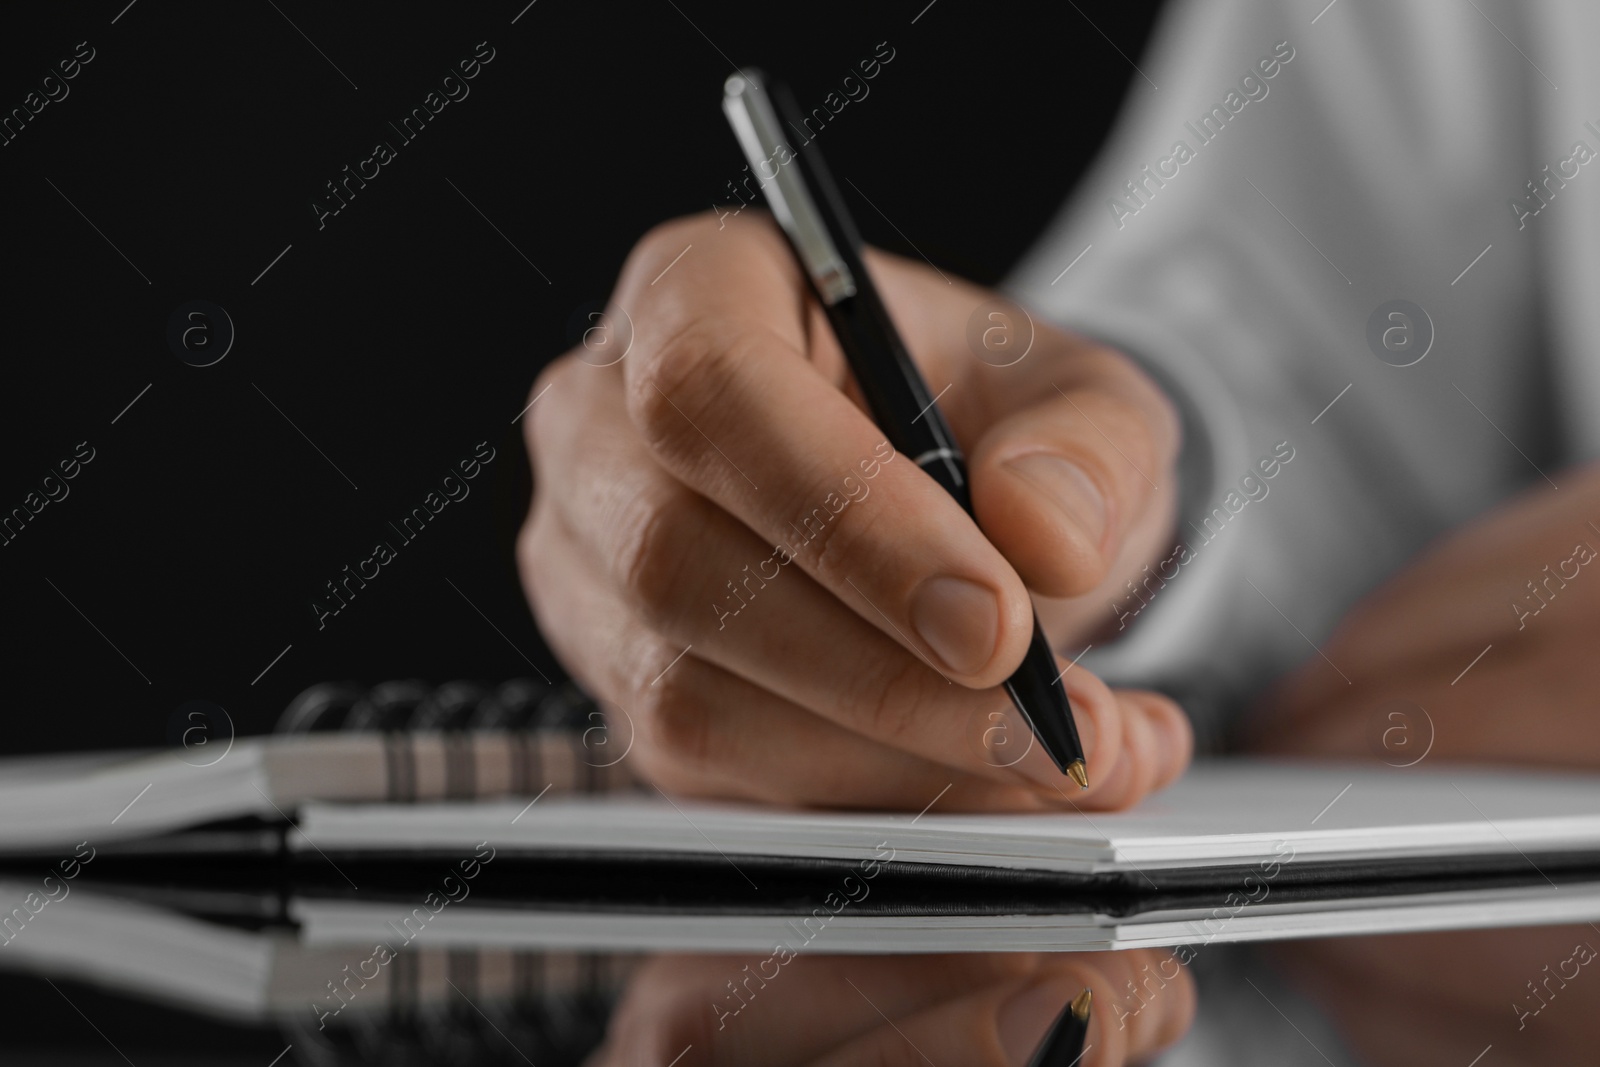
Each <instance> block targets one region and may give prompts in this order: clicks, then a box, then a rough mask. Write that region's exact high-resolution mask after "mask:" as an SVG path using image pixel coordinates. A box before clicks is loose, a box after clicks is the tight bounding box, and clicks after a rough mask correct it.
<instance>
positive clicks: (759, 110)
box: [722, 70, 856, 306]
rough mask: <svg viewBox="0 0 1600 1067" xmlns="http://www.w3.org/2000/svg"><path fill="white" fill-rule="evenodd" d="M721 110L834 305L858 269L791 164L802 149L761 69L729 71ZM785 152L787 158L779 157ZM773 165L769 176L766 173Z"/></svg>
mask: <svg viewBox="0 0 1600 1067" xmlns="http://www.w3.org/2000/svg"><path fill="white" fill-rule="evenodd" d="M722 110H723V112H724V113H725V114H726V115H727V116H728V122H729V123H730V124H731V125H732V126H733V132H734V135H735V136H736V137H738V139H739V147H740V148H742V149H743V150H744V156H745V159H746V160H748V161H749V163H750V168H751V170H753V171H755V173H756V180H757V181H759V182H760V183H761V191H762V192H763V193H764V194H765V195H766V198H767V206H768V207H770V208H771V209H772V214H773V217H774V218H776V219H777V220H778V225H779V226H782V227H783V232H784V233H786V234H788V236H789V240H790V241H791V242H793V244H794V247H795V251H796V252H798V253H799V255H800V261H801V262H802V263H804V264H805V268H806V272H807V273H808V274H810V276H811V282H812V284H813V285H815V286H816V288H817V293H818V294H819V295H820V296H821V297H822V301H823V303H825V304H828V305H829V306H832V305H834V304H837V303H838V302H839V301H841V300H844V299H845V298H846V297H851V296H855V295H856V280H855V275H854V274H853V273H851V270H850V266H849V264H848V263H846V262H845V260H844V257H843V256H841V255H840V254H839V249H838V248H837V246H835V244H834V242H833V238H832V236H831V235H830V234H829V233H828V228H827V226H826V225H824V224H823V221H822V214H821V213H820V212H819V211H818V210H817V206H816V201H815V200H813V199H812V196H811V190H810V189H809V188H807V186H806V180H805V177H804V176H803V175H802V174H801V173H800V169H799V168H798V167H796V166H792V165H790V164H791V162H792V160H793V158H794V157H796V156H798V154H799V153H798V152H796V151H795V150H794V149H793V148H791V147H789V144H788V141H787V139H786V138H785V137H784V136H783V132H782V131H783V128H782V125H781V124H780V123H779V121H778V113H777V111H776V110H774V108H773V106H772V101H771V99H770V98H769V97H768V96H767V88H766V81H765V79H764V77H763V76H762V74H761V72H760V71H757V70H742V71H740V72H738V73H737V74H731V75H729V76H728V80H727V81H726V82H725V83H724V84H723V87H722ZM780 152H782V153H783V154H784V155H785V157H787V158H784V159H781V160H777V162H774V160H775V159H776V158H777V156H778V155H779V153H780ZM769 169H770V170H771V171H772V174H771V175H770V176H769V175H768V174H767V173H766V171H767V170H769Z"/></svg>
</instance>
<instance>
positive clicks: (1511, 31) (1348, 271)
mask: <svg viewBox="0 0 1600 1067" xmlns="http://www.w3.org/2000/svg"><path fill="white" fill-rule="evenodd" d="M1318 6H1319V5H1316V4H1311V5H1307V4H1305V3H1303V2H1299V0H1296V2H1294V3H1289V2H1287V0H1179V2H1177V3H1175V4H1174V5H1173V7H1172V9H1171V10H1170V11H1169V12H1168V13H1167V15H1166V16H1165V18H1164V20H1163V23H1162V25H1161V26H1160V27H1159V28H1158V31H1157V35H1156V39H1155V41H1154V43H1153V45H1152V47H1151V49H1150V52H1149V54H1148V55H1147V56H1144V57H1141V58H1140V59H1139V67H1140V74H1139V75H1136V76H1135V77H1134V78H1133V80H1132V87H1131V88H1130V90H1129V99H1128V101H1127V103H1126V104H1125V105H1124V114H1123V116H1122V119H1121V121H1120V122H1119V124H1118V128H1117V130H1116V131H1115V132H1114V134H1113V137H1112V140H1111V142H1110V144H1109V145H1108V147H1107V149H1106V150H1105V152H1104V153H1103V154H1102V155H1101V157H1100V159H1099V160H1098V161H1097V162H1096V164H1095V165H1094V167H1093V168H1092V169H1091V170H1090V172H1089V173H1088V175H1087V176H1086V177H1085V178H1084V180H1083V181H1082V182H1081V184H1080V186H1079V187H1078V189H1077V190H1076V192H1075V194H1074V196H1073V197H1072V199H1071V201H1070V202H1069V204H1068V205H1067V207H1066V208H1065V210H1064V211H1063V212H1062V214H1061V215H1060V217H1059V218H1058V219H1056V220H1055V222H1054V223H1053V224H1052V225H1051V226H1050V227H1049V228H1048V230H1047V232H1046V233H1045V234H1044V235H1043V237H1042V238H1041V240H1040V241H1039V242H1038V244H1037V246H1036V247H1035V248H1034V249H1033V250H1032V251H1031V252H1030V253H1029V255H1028V256H1027V257H1026V258H1025V260H1024V262H1023V263H1022V264H1021V265H1020V266H1019V267H1018V269H1017V270H1016V271H1015V273H1014V275H1013V277H1012V278H1011V279H1010V281H1009V285H1008V288H1009V290H1010V291H1011V292H1012V294H1013V295H1014V296H1016V298H1017V299H1018V300H1019V301H1021V302H1022V303H1023V304H1024V305H1026V306H1028V307H1030V308H1033V309H1035V310H1036V311H1037V312H1038V313H1040V314H1042V316H1043V317H1045V318H1048V319H1050V320H1052V321H1055V322H1057V323H1060V324H1063V325H1065V326H1067V327H1069V328H1072V329H1074V330H1076V331H1078V332H1080V333H1083V334H1087V335H1089V336H1092V337H1096V338H1099V339H1102V340H1104V341H1106V342H1108V343H1110V344H1112V345H1114V346H1115V347H1118V348H1119V349H1121V350H1122V351H1124V352H1126V353H1128V354H1129V355H1130V356H1131V357H1133V358H1134V359H1135V360H1137V361H1139V362H1140V363H1141V364H1143V365H1144V366H1145V367H1146V368H1147V369H1148V371H1149V372H1150V373H1151V375H1152V376H1153V377H1155V378H1156V379H1157V381H1158V382H1159V383H1160V384H1161V385H1162V386H1164V387H1165V389H1166V390H1167V392H1168V393H1169V395H1171V396H1172V397H1173V398H1174V399H1175V401H1176V402H1177V404H1178V406H1179V408H1180V410H1181V412H1182V414H1183V422H1184V449H1183V454H1182V460H1181V470H1180V472H1179V477H1180V479H1181V489H1180V498H1181V513H1180V519H1179V523H1178V529H1177V531H1176V535H1175V536H1176V539H1175V547H1174V549H1173V550H1172V551H1171V552H1170V553H1168V554H1166V555H1164V556H1163V557H1162V558H1161V559H1160V560H1159V561H1158V562H1157V563H1156V564H1155V565H1154V566H1153V567H1152V568H1150V569H1149V570H1148V571H1147V572H1146V574H1145V577H1144V579H1143V581H1142V582H1141V583H1139V584H1138V585H1137V586H1135V585H1130V587H1129V588H1128V589H1127V590H1126V591H1125V593H1124V595H1123V596H1121V597H1120V598H1118V599H1117V600H1116V601H1114V602H1112V603H1111V604H1108V605H1107V611H1108V612H1109V617H1110V619H1111V620H1112V623H1111V624H1112V626H1113V628H1114V629H1117V628H1118V626H1119V624H1120V629H1118V638H1117V639H1116V640H1114V641H1112V642H1109V643H1107V644H1106V645H1105V646H1104V647H1097V648H1095V649H1094V650H1093V651H1092V652H1091V654H1090V655H1089V656H1088V657H1086V659H1085V661H1084V662H1085V663H1086V664H1087V665H1089V666H1091V667H1092V668H1093V669H1096V670H1097V671H1099V672H1101V673H1102V674H1103V675H1104V676H1106V677H1107V678H1108V679H1109V680H1112V681H1114V682H1118V683H1122V684H1141V685H1156V686H1159V687H1162V688H1166V689H1168V690H1170V691H1175V692H1177V693H1178V695H1179V696H1180V697H1183V698H1185V699H1186V700H1187V701H1188V702H1189V703H1190V707H1191V713H1192V714H1193V713H1195V712H1196V711H1200V712H1201V715H1200V717H1201V718H1202V720H1203V719H1204V717H1205V715H1206V714H1209V712H1205V711H1204V710H1203V709H1205V708H1214V709H1218V712H1217V713H1219V714H1221V713H1225V711H1226V709H1229V708H1232V707H1236V706H1237V705H1238V704H1239V703H1240V702H1241V701H1243V700H1244V699H1246V698H1248V697H1249V696H1250V695H1251V694H1252V693H1254V692H1255V691H1256V690H1258V689H1259V688H1260V687H1261V685H1262V684H1263V683H1264V682H1265V681H1266V680H1268V679H1270V677H1272V676H1273V675H1275V674H1277V673H1280V672H1282V671H1283V670H1285V669H1287V668H1288V667H1290V666H1292V665H1294V664H1295V663H1297V662H1298V661H1300V660H1302V659H1307V658H1316V657H1319V656H1321V653H1320V652H1319V651H1318V649H1319V646H1321V645H1322V644H1323V643H1324V642H1325V640H1326V638H1327V636H1328V635H1329V633H1330V631H1331V629H1332V628H1333V626H1334V625H1335V623H1336V622H1337V620H1338V618H1339V617H1340V616H1341V615H1342V614H1343V613H1344V612H1345V610H1346V609H1347V608H1348V607H1349V606H1350V605H1351V603H1352V602H1353V601H1354V600H1355V599H1356V598H1357V597H1359V596H1360V595H1361V594H1363V593H1365V592H1366V591H1368V590H1369V589H1371V588H1372V587H1373V586H1374V585H1376V584H1377V583H1378V582H1379V581H1381V579H1382V578H1383V577H1384V576H1386V575H1387V574H1389V573H1391V572H1393V571H1394V570H1395V569H1396V568H1397V567H1399V566H1400V565H1401V564H1402V563H1403V562H1404V561H1405V560H1406V559H1407V558H1408V557H1410V556H1411V555H1413V554H1414V553H1415V552H1416V551H1417V550H1418V549H1420V548H1421V547H1422V546H1423V545H1424V544H1425V543H1426V542H1427V541H1428V540H1429V539H1430V538H1432V537H1434V536H1436V535H1438V534H1439V533H1440V532H1442V531H1443V530H1445V529H1447V528H1448V527H1450V526H1453V525H1455V524H1457V523H1460V522H1462V521H1464V520H1465V519H1467V518H1469V517H1471V516H1472V515H1474V514H1476V513H1478V512H1479V511H1481V510H1483V509H1484V508H1485V507H1487V506H1488V505H1490V504H1491V503H1493V502H1495V501H1496V500H1498V499H1500V498H1502V497H1504V496H1505V495H1506V494H1507V493H1509V492H1511V491H1513V490H1514V489H1515V488H1517V487H1519V486H1523V485H1527V484H1529V483H1530V482H1536V481H1538V480H1539V478H1540V477H1541V470H1544V469H1548V468H1547V467H1546V464H1548V463H1550V462H1551V461H1552V459H1553V457H1554V456H1555V455H1556V454H1557V453H1558V452H1559V451H1560V449H1561V447H1562V445H1561V428H1560V426H1559V421H1558V420H1557V419H1556V418H1555V417H1554V414H1553V408H1552V404H1551V400H1550V395H1551V389H1550V380H1551V375H1550V368H1549V366H1548V354H1547V352H1546V347H1545V345H1544V343H1543V339H1542V336H1541V332H1542V331H1541V325H1540V324H1541V322H1542V321H1543V315H1544V309H1543V308H1542V307H1541V301H1540V295H1539V294H1540V284H1539V283H1540V277H1539V276H1540V273H1541V269H1542V268H1541V263H1542V251H1541V250H1542V248H1543V246H1544V243H1545V236H1544V233H1543V232H1541V230H1540V228H1539V227H1538V226H1536V225H1530V224H1529V223H1530V221H1531V222H1533V223H1538V222H1542V221H1543V220H1540V219H1533V220H1530V219H1528V218H1525V217H1524V218H1519V217H1518V215H1517V212H1516V210H1515V207H1514V200H1513V199H1512V198H1513V197H1514V195H1515V194H1517V193H1519V191H1522V190H1523V189H1524V183H1525V182H1527V181H1528V180H1530V179H1533V178H1537V177H1540V176H1541V174H1542V172H1541V171H1540V166H1542V165H1543V164H1544V163H1547V162H1550V161H1551V159H1550V158H1548V157H1549V153H1546V158H1539V159H1538V161H1537V164H1536V162H1535V155H1534V153H1533V151H1532V150H1531V149H1530V147H1529V144H1528V142H1529V140H1530V139H1531V138H1530V136H1529V128H1530V127H1529V122H1528V121H1527V116H1528V114H1529V113H1530V111H1531V109H1532V108H1533V106H1534V103H1533V101H1531V100H1530V97H1532V96H1537V95H1538V94H1539V93H1541V92H1547V91H1548V89H1547V87H1546V86H1545V85H1543V84H1542V83H1541V82H1540V81H1539V75H1538V74H1537V73H1536V71H1535V68H1534V66H1533V63H1532V61H1531V60H1529V59H1528V57H1527V56H1526V55H1524V54H1523V53H1522V52H1520V51H1519V50H1518V48H1517V47H1515V46H1508V40H1509V39H1522V40H1523V41H1524V43H1525V44H1527V46H1528V47H1529V48H1530V49H1531V48H1534V44H1533V43H1532V42H1531V41H1529V40H1528V38H1529V37H1531V36H1533V35H1534V29H1533V28H1531V27H1530V26H1529V25H1527V24H1525V22H1524V19H1523V16H1522V15H1521V14H1519V10H1520V9H1518V8H1514V7H1511V6H1509V5H1499V6H1494V11H1495V13H1496V17H1495V21H1494V23H1491V22H1490V21H1489V19H1488V18H1487V17H1480V16H1479V14H1478V13H1475V12H1474V8H1473V6H1471V5H1453V4H1445V3H1438V2H1433V0H1417V2H1414V3H1406V4H1349V3H1339V4H1336V5H1330V6H1329V7H1328V8H1326V9H1324V10H1323V11H1322V12H1321V14H1318V12H1317V10H1316V8H1317V7H1318ZM1528 17H1529V18H1530V19H1531V18H1532V16H1528ZM1540 103H1542V100H1541V101H1540ZM1571 125H1572V129H1573V134H1574V136H1576V135H1577V134H1579V133H1582V132H1583V129H1582V126H1581V125H1580V123H1579V122H1578V121H1573V122H1572V123H1571ZM1048 135H1049V133H1048V131H1047V130H1045V131H1041V136H1048ZM1590 142H1591V143H1593V144H1597V145H1600V137H1593V136H1591V137H1590ZM1553 147H1554V146H1552V148H1553ZM1596 170H1600V168H1596ZM1583 177H1584V178H1586V179H1587V180H1589V181H1591V182H1593V183H1594V185H1595V186H1596V187H1597V189H1600V176H1592V177H1591V176H1589V175H1587V174H1585V175H1584V176H1583ZM1397 301H1403V302H1404V303H1396V302H1397ZM1395 312H1398V313H1399V314H1400V315H1401V317H1400V318H1395V317H1393V315H1394V313H1395ZM1408 346H1409V347H1408ZM1071 651H1074V652H1075V651H1077V650H1075V649H1074V650H1071ZM1322 659H1323V660H1324V661H1325V662H1324V663H1323V667H1324V668H1325V669H1327V671H1328V677H1329V683H1330V684H1333V685H1342V684H1347V683H1346V681H1344V680H1342V679H1343V674H1342V672H1341V671H1340V670H1339V667H1338V665H1337V664H1335V663H1333V662H1331V661H1326V657H1322ZM1198 725H1200V726H1202V728H1204V727H1206V726H1207V723H1206V722H1204V721H1202V722H1200V723H1198Z"/></svg>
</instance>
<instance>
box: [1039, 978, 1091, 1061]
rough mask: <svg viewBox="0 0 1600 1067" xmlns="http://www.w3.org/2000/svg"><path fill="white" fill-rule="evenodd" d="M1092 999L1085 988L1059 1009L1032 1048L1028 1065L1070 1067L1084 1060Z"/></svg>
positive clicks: (1086, 1050)
mask: <svg viewBox="0 0 1600 1067" xmlns="http://www.w3.org/2000/svg"><path fill="white" fill-rule="evenodd" d="M1093 1000H1094V995H1093V994H1092V993H1090V992H1089V991H1088V990H1087V989H1085V990H1084V991H1083V992H1082V993H1079V994H1078V995H1077V996H1075V997H1073V998H1072V1003H1071V1004H1068V1005H1067V1006H1066V1007H1065V1008H1062V1009H1061V1014H1060V1015H1058V1016H1057V1017H1056V1021H1055V1022H1054V1023H1052V1024H1051V1025H1050V1029H1049V1031H1048V1032H1047V1033H1046V1034H1045V1035H1044V1040H1043V1041H1040V1042H1039V1047H1038V1048H1036V1049H1034V1050H1033V1056H1032V1058H1030V1059H1029V1060H1028V1067H1072V1065H1073V1064H1075V1063H1077V1062H1078V1061H1079V1060H1081V1059H1083V1054H1084V1053H1085V1052H1088V1051H1089V1050H1088V1049H1086V1048H1084V1047H1083V1043H1084V1042H1085V1041H1087V1040H1088V1039H1089V1005H1090V1003H1091V1002H1092V1001H1093Z"/></svg>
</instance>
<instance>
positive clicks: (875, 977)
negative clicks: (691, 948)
mask: <svg viewBox="0 0 1600 1067" xmlns="http://www.w3.org/2000/svg"><path fill="white" fill-rule="evenodd" d="M777 960H778V957H774V956H757V957H750V958H735V957H731V956H659V957H656V958H654V959H652V960H650V961H649V962H647V963H646V964H645V965H644V966H643V967H641V968H640V969H639V970H638V971H637V972H635V973H634V975H633V977H632V978H631V979H630V981H629V984H628V990H627V992H626V994H625V995H624V996H623V999H622V1002H621V1003H620V1004H619V1005H618V1007H617V1009H616V1011H615V1013H613V1015H612V1017H611V1024H610V1026H609V1028H608V1030H607V1034H606V1040H605V1043H604V1044H603V1045H602V1046H601V1047H600V1048H599V1049H598V1050H597V1051H596V1052H595V1053H594V1054H593V1055H592V1056H591V1057H590V1058H589V1060H588V1061H587V1063H588V1067H622V1065H630V1067H631V1065H633V1064H644V1063H650V1064H664V1063H677V1065H678V1067H712V1065H717V1064H737V1065H739V1067H788V1065H791V1064H792V1065H796V1067H798V1065H800V1064H813V1065H816V1067H822V1065H828V1067H849V1065H857V1064H859V1065H863V1067H865V1065H869V1064H870V1065H871V1067H898V1065H902V1064H903V1065H904V1067H925V1065H926V1064H927V1063H928V1062H929V1057H931V1058H932V1062H935V1063H938V1064H940V1065H941V1067H1002V1065H1006V1064H1011V1065H1015V1067H1023V1065H1025V1064H1027V1062H1028V1060H1029V1058H1030V1056H1031V1055H1032V1053H1033V1050H1034V1048H1035V1047H1036V1046H1037V1045H1038V1044H1039V1042H1040V1041H1041V1040H1042V1039H1043V1037H1044V1035H1045V1033H1046V1032H1047V1031H1048V1029H1049V1027H1050V1024H1051V1023H1052V1022H1054V1021H1055V1018H1056V1017H1057V1016H1058V1015H1059V1014H1060V1013H1061V1010H1062V1009H1063V1008H1064V1007H1066V1005H1067V1004H1068V1003H1069V1002H1071V1000H1072V998H1073V997H1075V996H1077V995H1078V994H1079V993H1081V992H1082V991H1083V990H1084V989H1089V990H1091V992H1092V993H1093V994H1094V1000H1093V1003H1092V1004H1091V1007H1090V1012H1089V1036H1088V1040H1087V1042H1086V1049H1085V1054H1084V1056H1083V1058H1082V1059H1081V1060H1080V1061H1079V1063H1078V1065H1075V1067H1118V1065H1120V1064H1123V1063H1126V1062H1128V1061H1130V1060H1142V1059H1143V1058H1145V1057H1148V1056H1151V1055H1153V1054H1154V1053H1155V1052H1157V1051H1158V1050H1159V1049H1161V1048H1163V1047H1164V1046H1166V1045H1169V1044H1171V1043H1172V1042H1174V1041H1176V1040H1177V1039H1178V1038H1179V1037H1181V1036H1182V1035H1183V1033H1184V1031H1185V1030H1187V1029H1188V1028H1189V1023H1190V1021H1191V1020H1192V1019H1193V1016H1194V1006H1195V993H1194V982H1193V980H1192V979H1191V978H1190V977H1189V974H1188V972H1187V971H1186V970H1184V969H1183V968H1182V967H1179V966H1178V965H1177V963H1176V961H1172V962H1171V963H1170V967H1169V968H1168V969H1170V970H1171V971H1173V972H1174V973H1175V974H1176V975H1177V977H1176V978H1172V979H1166V980H1165V984H1164V985H1163V986H1162V987H1161V988H1160V990H1159V991H1158V992H1157V993H1156V994H1155V995H1154V996H1152V997H1151V999H1150V1001H1149V1002H1148V1005H1147V1006H1146V1007H1145V1008H1144V1009H1143V1010H1141V1011H1139V1012H1138V1013H1137V1014H1136V1015H1130V1016H1129V1017H1128V1018H1127V1019H1126V1020H1125V1023H1126V1025H1125V1026H1123V1027H1120V1028H1119V1027H1118V1026H1117V1025H1116V1022H1115V1015H1114V1013H1113V1010H1112V1007H1111V1005H1112V1003H1113V1001H1114V1000H1115V998H1116V997H1117V996H1118V995H1119V994H1120V993H1121V991H1122V990H1123V989H1125V988H1126V987H1127V986H1128V984H1129V983H1130V982H1136V981H1139V980H1141V979H1143V980H1145V981H1148V980H1149V979H1148V977H1147V974H1146V973H1145V972H1143V971H1142V970H1141V968H1148V969H1149V971H1155V970H1156V969H1157V968H1160V967H1162V964H1163V963H1164V962H1165V961H1170V960H1171V956H1170V954H1168V953H1166V952H1161V951H1156V950H1151V949H1136V950H1132V951H1127V952H1093V953H1090V952H1081V953H1080V952H1064V953H1057V954H1053V955H1043V954H1030V953H1012V952H990V953H963V954H960V955H950V956H937V955H928V956H812V955H800V956H791V957H790V958H789V959H788V960H787V961H785V962H783V963H782V964H779V963H778V962H777ZM1162 973H1163V974H1164V973H1165V970H1163V971H1162ZM730 982H731V983H733V986H734V989H735V990H736V991H737V995H736V994H735V992H730V990H729V988H728V983H730ZM678 1056H681V1057H682V1059H676V1060H675V1059H674V1058H675V1057H678Z"/></svg>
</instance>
